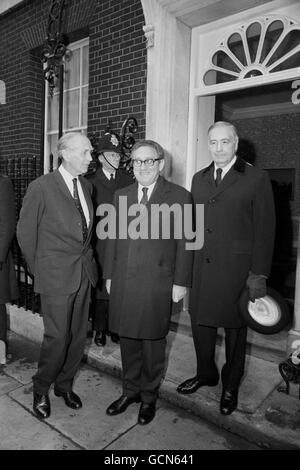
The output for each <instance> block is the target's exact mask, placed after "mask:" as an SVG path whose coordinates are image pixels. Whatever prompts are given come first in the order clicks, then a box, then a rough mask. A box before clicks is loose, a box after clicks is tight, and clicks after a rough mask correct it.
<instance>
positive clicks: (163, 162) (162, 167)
mask: <svg viewBox="0 0 300 470" xmlns="http://www.w3.org/2000/svg"><path fill="white" fill-rule="evenodd" d="M164 166H165V159H164V158H163V159H162V160H160V161H159V171H163V169H164Z"/></svg>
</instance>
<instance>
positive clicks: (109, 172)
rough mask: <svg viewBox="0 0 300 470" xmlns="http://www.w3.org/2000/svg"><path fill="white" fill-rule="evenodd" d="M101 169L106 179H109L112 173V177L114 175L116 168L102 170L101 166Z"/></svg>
mask: <svg viewBox="0 0 300 470" xmlns="http://www.w3.org/2000/svg"><path fill="white" fill-rule="evenodd" d="M102 171H103V173H104V175H105V176H106V178H107V179H108V180H110V175H113V177H114V179H115V177H116V170H111V171H107V170H104V168H102Z"/></svg>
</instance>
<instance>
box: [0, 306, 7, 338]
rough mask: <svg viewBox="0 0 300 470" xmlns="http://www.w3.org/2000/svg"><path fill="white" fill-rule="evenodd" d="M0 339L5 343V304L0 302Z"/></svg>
mask: <svg viewBox="0 0 300 470" xmlns="http://www.w3.org/2000/svg"><path fill="white" fill-rule="evenodd" d="M0 341H4V343H5V344H6V343H7V314H6V306H5V304H0Z"/></svg>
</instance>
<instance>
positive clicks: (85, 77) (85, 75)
mask: <svg viewBox="0 0 300 470" xmlns="http://www.w3.org/2000/svg"><path fill="white" fill-rule="evenodd" d="M88 83H89V46H84V47H83V49H82V85H87V84H88Z"/></svg>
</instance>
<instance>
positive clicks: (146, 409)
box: [138, 401, 156, 425]
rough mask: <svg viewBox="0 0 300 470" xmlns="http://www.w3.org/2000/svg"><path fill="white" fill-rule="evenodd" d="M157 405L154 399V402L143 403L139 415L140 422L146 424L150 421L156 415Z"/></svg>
mask: <svg viewBox="0 0 300 470" xmlns="http://www.w3.org/2000/svg"><path fill="white" fill-rule="evenodd" d="M155 405H156V402H155V401H153V402H152V403H142V404H141V407H140V411H139V416H138V423H139V424H142V425H145V424H148V423H150V421H152V420H153V418H154V416H155V411H156V409H155Z"/></svg>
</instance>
